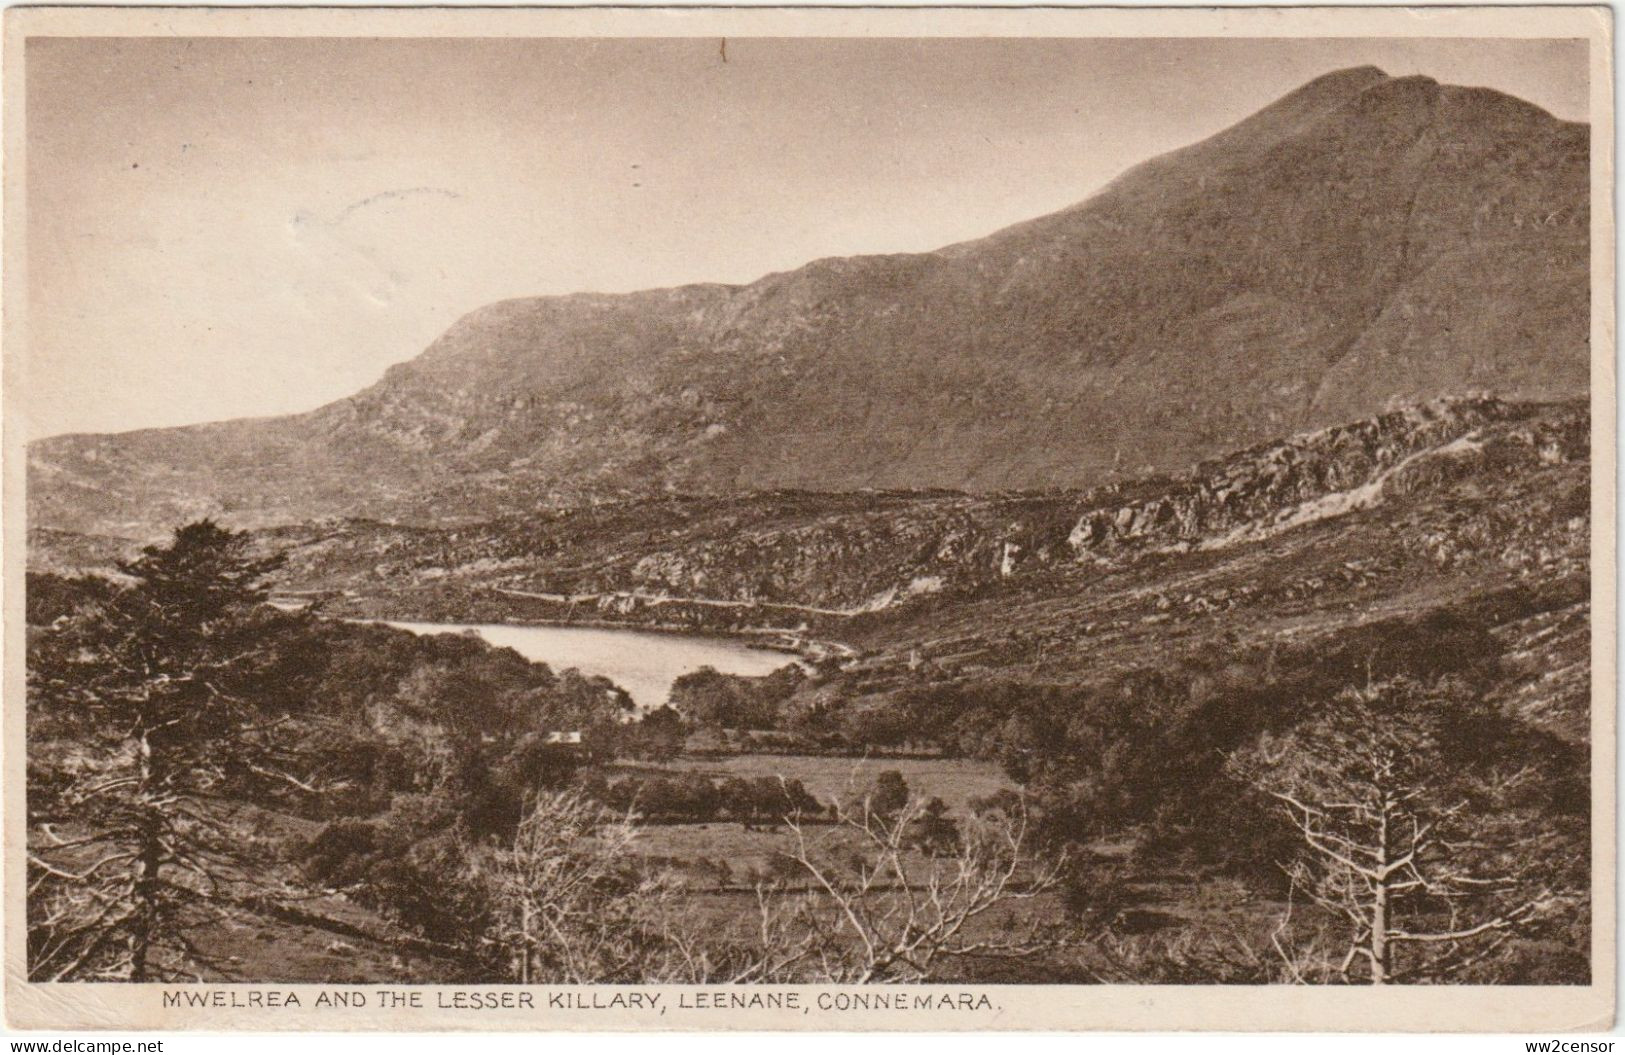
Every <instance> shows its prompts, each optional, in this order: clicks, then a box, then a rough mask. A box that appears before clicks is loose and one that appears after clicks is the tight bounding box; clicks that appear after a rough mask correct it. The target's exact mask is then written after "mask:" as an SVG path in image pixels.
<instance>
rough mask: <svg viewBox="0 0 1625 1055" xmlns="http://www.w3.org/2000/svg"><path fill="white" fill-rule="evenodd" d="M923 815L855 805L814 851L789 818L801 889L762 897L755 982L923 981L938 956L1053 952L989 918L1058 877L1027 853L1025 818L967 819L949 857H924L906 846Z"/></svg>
mask: <svg viewBox="0 0 1625 1055" xmlns="http://www.w3.org/2000/svg"><path fill="white" fill-rule="evenodd" d="M924 810H925V805H924V803H923V802H922V801H920V800H919V799H913V800H910V801H909V802H908V803H907V804H905V805H904V806H902V808H901V809H898V810H897V811H896V812H892V813H880V812H876V811H874V810H872V809H869V808H868V806H867V804H866V803H865V804H861V805H859V806H857V807H855V808H854V809H852V810H850V811H847V812H844V813H843V814H842V816H841V818H840V823H839V824H837V825H835V826H834V827H833V828H826V829H820V831H821V832H822V834H823V838H822V839H819V840H816V841H815V840H814V839H812V838H811V837H810V836H809V833H808V829H806V828H804V827H803V826H802V824H801V823H800V821H799V820H798V819H796V818H787V820H786V823H787V824H788V825H789V828H790V833H791V837H792V849H791V850H790V851H789V856H790V857H791V859H792V860H793V862H794V863H795V865H796V866H797V868H798V869H799V872H800V875H801V879H802V881H803V882H804V887H803V889H802V890H800V891H796V892H791V891H789V890H782V891H779V892H778V893H777V894H776V895H773V894H764V895H763V897H762V900H761V904H762V910H763V941H764V945H765V946H769V947H768V948H767V950H766V953H765V954H764V956H763V958H762V961H761V970H760V972H759V973H760V976H761V977H762V980H767V981H773V980H786V981H788V980H804V981H820V982H837V983H858V984H861V983H868V982H921V981H926V980H928V979H930V978H931V977H933V972H934V971H935V970H936V969H937V965H938V963H939V961H941V960H942V959H943V958H944V957H959V956H997V957H1010V956H1022V955H1030V954H1033V953H1035V952H1038V951H1040V950H1042V949H1044V948H1047V947H1049V946H1051V945H1052V944H1053V943H1052V942H1050V941H1047V940H1044V939H1041V938H1039V937H1038V934H1037V928H1036V925H1017V924H1016V923H1015V922H1014V921H1012V920H1009V919H1002V918H1000V919H995V917H997V916H998V912H997V910H1000V909H1008V908H1010V907H1012V906H1014V905H1016V904H1019V903H1021V902H1024V901H1030V900H1032V899H1033V898H1037V897H1039V896H1041V895H1043V894H1044V893H1046V892H1048V891H1050V890H1052V889H1054V888H1055V887H1056V885H1057V884H1058V882H1059V879H1060V874H1061V870H1062V866H1063V862H1062V861H1061V860H1059V859H1052V860H1044V859H1041V858H1040V857H1038V856H1037V855H1035V853H1034V846H1033V839H1032V834H1031V831H1030V828H1029V823H1028V817H1027V814H1026V811H1025V810H1021V809H1018V810H1016V811H1015V813H1014V815H1007V814H1004V813H1001V812H994V813H990V814H987V815H984V816H981V817H977V818H974V819H972V820H970V821H967V822H966V823H965V824H964V825H963V826H962V830H961V834H960V839H959V842H958V846H957V847H956V848H955V849H954V852H952V853H950V854H946V855H944V856H939V857H930V856H926V855H924V854H921V853H919V852H917V851H916V850H914V849H913V848H912V847H911V846H910V842H911V841H912V840H911V839H910V837H909V831H910V827H911V825H913V824H914V822H915V821H916V820H918V818H919V817H920V816H921V815H922V813H923V812H924ZM979 924H986V925H985V926H981V927H980V928H979V927H978V925H979ZM978 931H979V932H978Z"/></svg>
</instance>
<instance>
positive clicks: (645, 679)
mask: <svg viewBox="0 0 1625 1055" xmlns="http://www.w3.org/2000/svg"><path fill="white" fill-rule="evenodd" d="M388 625H389V626H395V627H400V628H401V629H402V630H410V631H412V632H413V633H415V634H460V633H462V632H464V631H466V630H472V631H474V632H475V633H477V634H479V635H480V636H481V637H483V638H484V639H485V640H487V641H489V642H490V643H491V644H493V645H497V646H499V647H502V648H511V649H513V650H514V651H515V652H517V653H519V654H520V655H521V656H524V657H525V658H526V659H530V660H536V661H538V662H541V663H546V664H547V665H548V666H550V667H552V668H553V669H554V670H566V669H568V668H570V667H574V668H576V669H577V670H579V671H581V672H582V673H583V674H602V675H603V676H604V677H606V678H608V679H609V680H611V681H613V682H614V683H615V684H617V685H619V686H620V687H621V688H623V689H625V690H626V691H627V692H628V693H629V694H631V696H632V700H633V702H635V703H636V704H637V705H638V706H639V707H640V708H651V707H659V706H660V705H661V704H663V703H665V702H666V697H667V695H668V694H669V693H670V692H671V685H672V682H674V681H676V680H677V679H678V678H679V677H681V676H682V675H684V674H687V673H689V672H690V671H695V670H699V669H700V668H701V667H711V668H713V669H715V670H718V671H721V672H722V673H724V674H744V675H750V676H760V675H763V674H771V673H772V672H773V671H775V670H778V669H779V668H780V667H783V666H786V665H788V664H791V663H794V662H796V657H795V656H792V655H790V654H789V653H785V652H774V651H771V650H769V649H761V648H751V647H750V646H749V645H747V644H745V643H743V642H741V641H735V640H732V639H730V638H725V637H709V636H705V635H701V634H656V633H650V632H649V631H646V630H606V629H603V628H601V627H586V626H508V625H505V624H502V623H389V624H388Z"/></svg>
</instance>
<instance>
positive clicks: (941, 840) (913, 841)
mask: <svg viewBox="0 0 1625 1055" xmlns="http://www.w3.org/2000/svg"><path fill="white" fill-rule="evenodd" d="M908 842H909V845H910V846H913V847H914V848H916V849H918V850H920V851H921V852H922V853H926V854H929V855H930V856H932V857H945V856H947V855H948V854H951V853H953V852H954V850H955V849H956V848H957V847H958V845H959V825H958V824H956V823H955V822H954V819H953V818H952V817H950V816H948V804H947V803H946V802H943V801H942V799H940V798H937V797H936V796H933V797H932V798H931V799H930V801H928V802H927V803H926V804H925V805H924V806H922V807H921V808H920V813H919V816H917V817H915V818H914V820H913V822H912V823H911V824H910V826H909V833H908Z"/></svg>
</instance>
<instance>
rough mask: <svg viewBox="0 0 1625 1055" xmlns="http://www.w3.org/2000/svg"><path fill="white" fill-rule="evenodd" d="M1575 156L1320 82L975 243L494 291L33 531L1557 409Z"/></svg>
mask: <svg viewBox="0 0 1625 1055" xmlns="http://www.w3.org/2000/svg"><path fill="white" fill-rule="evenodd" d="M1588 151H1589V130H1588V128H1587V126H1585V125H1579V124H1573V123H1568V122H1563V121H1559V120H1557V119H1555V118H1553V117H1552V116H1551V115H1549V114H1547V113H1545V112H1544V111H1542V110H1539V109H1538V108H1536V107H1533V106H1531V105H1529V104H1527V103H1524V102H1522V101H1520V100H1517V99H1513V98H1510V97H1508V96H1505V95H1501V94H1498V93H1496V92H1493V91H1488V90H1482V89H1474V88H1461V87H1452V86H1445V85H1440V84H1437V83H1435V82H1433V81H1431V80H1429V79H1427V78H1421V77H1406V78H1392V77H1388V76H1386V75H1385V74H1383V73H1382V72H1381V71H1379V70H1376V69H1372V68H1361V69H1354V70H1346V71H1342V72H1339V73H1334V74H1330V75H1327V76H1325V77H1322V78H1320V79H1318V80H1316V81H1313V82H1311V83H1310V84H1308V85H1306V86H1304V87H1303V88H1301V89H1299V90H1298V91H1296V92H1294V93H1292V94H1291V95H1289V96H1287V97H1285V98H1284V99H1281V100H1279V101H1278V102H1276V103H1274V104H1273V105H1271V106H1269V107H1266V108H1265V109H1264V110H1262V111H1260V112H1259V113H1257V114H1256V115H1254V116H1253V117H1251V118H1249V119H1247V120H1245V121H1243V122H1241V123H1240V124H1238V125H1236V126H1234V127H1233V128H1231V129H1229V130H1227V131H1224V132H1222V133H1220V134H1218V135H1216V136H1214V137H1212V138H1211V139H1208V140H1206V141H1204V142H1201V143H1198V144H1196V145H1194V146H1191V147H1189V148H1186V149H1184V150H1180V151H1176V152H1174V153H1172V154H1169V155H1166V156H1164V157H1161V158H1157V159H1155V160H1153V161H1150V162H1148V163H1146V164H1144V165H1141V166H1139V167H1138V168H1135V169H1132V170H1130V171H1129V172H1127V173H1125V174H1124V175H1123V176H1122V177H1120V178H1119V179H1118V180H1117V181H1115V182H1114V183H1113V184H1111V185H1110V186H1108V187H1107V188H1105V189H1104V190H1102V191H1101V192H1099V193H1098V194H1096V195H1094V196H1093V197H1091V198H1089V199H1088V200H1086V201H1084V202H1082V203H1080V204H1079V205H1077V206H1074V207H1072V208H1070V209H1067V210H1064V211H1062V212H1060V213H1056V214H1054V215H1051V216H1047V217H1044V218H1042V219H1038V220H1033V221H1030V222H1028V223H1025V224H1021V225H1018V226H1016V227H1013V228H1010V229H1007V230H1005V231H1001V232H999V233H997V234H995V235H992V236H991V237H989V238H986V239H982V240H980V241H976V242H971V243H966V244H962V245H957V246H951V247H948V248H945V249H942V250H939V251H937V252H932V253H921V254H914V255H904V256H886V257H860V258H852V259H831V260H822V261H817V262H815V263H812V264H809V265H807V266H806V267H804V268H801V269H799V270H797V271H793V272H789V273H785V274H777V275H770V276H767V277H766V278H763V279H761V280H760V281H758V282H755V283H752V284H750V285H747V286H739V287H734V286H720V285H712V286H691V287H684V288H681V289H672V290H658V291H651V292H645V293H637V294H630V295H621V296H599V295H577V296H568V297H544V298H535V299H529V300H517V301H508V302H503V303H499V304H495V305H491V306H489V307H486V308H482V309H480V310H478V311H475V312H473V313H472V314H470V315H468V316H467V317H465V318H464V319H462V320H461V321H459V322H458V323H457V324H456V325H454V326H453V327H452V328H451V329H450V330H449V331H448V332H447V333H446V334H445V335H444V336H442V337H441V338H440V339H439V340H437V341H436V342H435V343H434V344H433V345H432V346H431V347H430V348H429V349H428V350H426V351H425V352H424V353H423V354H422V355H420V356H418V357H417V358H416V359H414V360H412V361H411V362H409V363H405V364H403V365H401V366H398V367H395V368H393V369H391V370H390V371H389V372H388V373H387V374H386V376H385V377H384V378H383V379H382V380H381V381H380V382H379V383H378V384H376V385H374V386H373V387H371V388H369V389H367V390H366V391H364V392H361V393H359V394H358V395H356V396H354V397H351V398H349V399H346V400H341V401H339V402H337V403H334V404H331V405H329V406H326V407H323V408H321V409H319V410H316V411H313V412H311V413H308V414H303V415H296V416H292V417H286V418H277V419H268V420H257V421H237V422H226V423H221V424H214V425H204V426H195V427H190V428H184V429H165V430H155V431H147V432H140V433H131V434H122V435H116V436H64V437H56V438H53V439H50V440H45V441H41V442H38V443H35V444H33V445H32V446H31V448H30V465H29V510H30V518H31V523H32V524H33V525H34V526H37V527H54V528H63V529H71V530H76V531H81V532H103V533H108V534H113V535H127V536H132V537H133V536H143V535H148V534H151V533H153V532H155V531H161V530H162V529H163V528H164V527H166V526H168V525H171V524H173V523H176V522H178V521H181V520H183V519H186V518H189V517H194V516H197V515H202V514H211V515H215V516H218V517H220V518H222V519H223V520H225V521H226V522H228V523H231V524H236V525H256V526H259V525H268V524H277V523H293V522H298V521H303V520H308V519H311V518H315V517H323V516H335V515H342V516H362V517H368V518H373V519H379V520H387V521H395V522H400V523H412V524H419V525H442V526H444V525H448V524H453V523H464V524H472V523H478V522H484V521H489V520H492V519H496V518H501V517H505V516H516V515H517V516H526V517H531V516H538V515H539V514H537V510H539V509H548V508H562V507H565V506H571V505H581V504H590V503H596V502H602V501H604V500H606V499H628V498H636V497H649V496H651V495H660V494H666V493H672V492H681V493H691V494H725V493H738V492H743V491H752V490H784V489H813V490H853V489H859V488H882V489H886V488H900V487H907V488H922V487H945V488H954V489H960V490H967V491H972V492H987V491H990V490H994V489H1006V488H1053V487H1084V486H1094V485H1099V484H1102V483H1110V482H1113V481H1119V480H1126V479H1130V478H1134V477H1138V476H1141V475H1144V474H1145V473H1146V472H1148V471H1158V470H1163V471H1166V470H1171V469H1177V468H1179V467H1181V466H1185V465H1189V464H1191V463H1193V462H1195V461H1198V460H1200V459H1201V458H1204V457H1209V456H1212V455H1215V454H1218V453H1220V452H1223V451H1227V450H1234V449H1236V448H1238V447H1244V446H1246V445H1248V444H1253V443H1257V442H1261V441H1264V440H1267V439H1269V438H1271V437H1276V436H1282V435H1286V434H1289V433H1293V432H1296V431H1300V430H1305V429H1312V428H1316V427H1320V426H1325V425H1330V424H1333V423H1336V422H1340V421H1349V420H1353V419H1355V418H1359V417H1363V416H1366V415H1369V414H1373V413H1376V412H1379V411H1382V410H1383V409H1385V408H1386V407H1388V406H1390V405H1392V403H1393V401H1395V400H1399V401H1417V400H1425V399H1428V398H1432V397H1434V396H1438V395H1462V394H1466V393H1469V392H1475V391H1482V392H1486V393H1494V394H1497V395H1499V396H1502V397H1506V398H1517V399H1552V398H1561V397H1566V396H1573V395H1577V394H1581V393H1583V392H1584V391H1585V390H1586V386H1587V379H1588V364H1589V354H1588V349H1587V333H1588V318H1589V310H1588V279H1587V260H1588V244H1587V239H1588V233H1587V232H1588V223H1589V214H1588V203H1589V193H1588V183H1587V180H1588ZM673 501H674V502H675V500H673ZM760 501H762V502H763V503H766V504H767V505H768V506H771V505H772V504H773V503H774V502H778V501H792V499H788V498H783V499H781V498H773V497H764V498H762V499H761V500H760ZM910 501H913V499H910ZM942 501H943V502H945V503H947V506H946V507H945V508H951V507H953V505H954V503H956V502H960V503H963V502H965V501H967V500H965V499H957V498H956V499H946V498H945V499H943V500H942ZM677 504H680V503H677ZM593 515H599V514H593ZM602 515H605V516H611V517H613V516H614V515H616V514H615V513H614V512H613V511H612V512H609V513H605V514H602ZM967 515H968V514H967ZM541 520H542V521H543V522H546V521H547V517H546V516H545V515H544V516H541ZM1114 523H1115V522H1114ZM1074 526H1077V525H1072V526H1069V528H1068V530H1069V531H1070V530H1072V527H1074ZM1130 527H1132V525H1130ZM1087 530H1088V531H1090V532H1096V531H1105V534H1103V535H1101V536H1100V538H1101V539H1102V540H1103V541H1108V542H1109V541H1110V540H1111V539H1115V538H1117V537H1118V535H1116V534H1113V532H1114V531H1116V530H1117V529H1116V528H1115V527H1111V528H1108V527H1104V526H1099V525H1097V526H1096V527H1091V528H1088V529H1087ZM1090 538H1091V539H1092V538H1094V535H1090ZM888 544H895V545H904V546H906V545H908V544H909V543H908V541H907V540H896V541H895V542H894V543H888ZM1027 552H1029V553H1030V552H1031V550H1030V549H1029V550H1028V551H1027ZM967 559H969V558H967ZM975 559H976V560H982V561H984V562H985V560H986V559H987V555H978V556H977V557H976V558H975ZM996 559H998V560H1001V561H1002V560H1003V555H1002V553H1001V554H1000V555H998V556H997V558H996ZM651 574H653V573H651ZM805 574H809V575H815V574H816V572H814V571H808V572H806V573H805ZM656 577H658V576H656ZM893 585H896V584H894V583H893V584H887V585H886V586H885V587H884V588H890V587H891V586H893ZM871 586H876V587H879V586H880V584H879V583H864V584H862V585H861V587H859V588H858V592H859V593H861V592H863V591H867V590H869V588H870V587H871ZM762 588H763V589H770V588H774V587H773V586H772V584H766V585H764V586H763V587H762ZM835 593H837V594H840V596H839V597H838V598H837V600H838V601H839V602H840V603H842V604H852V603H859V602H861V601H862V600H863V598H862V597H860V596H857V595H855V594H845V593H841V592H840V591H835Z"/></svg>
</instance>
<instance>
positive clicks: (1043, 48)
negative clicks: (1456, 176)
mask: <svg viewBox="0 0 1625 1055" xmlns="http://www.w3.org/2000/svg"><path fill="white" fill-rule="evenodd" d="M719 43H720V42H719V41H717V40H715V39H705V40H602V39H599V40H590V41H588V40H557V39H554V40H528V41H527V40H362V39H328V40H321V39H258V40H255V39H241V40H232V39H218V38H216V39H205V38H197V39H181V40H173V39H122V40H121V39H66V38H64V39H38V38H36V39H33V40H30V41H29V44H28V51H27V59H26V62H27V73H28V80H27V118H26V119H27V131H28V171H27V180H28V186H27V199H28V237H27V246H28V268H29V311H28V320H29V321H28V326H29V338H30V339H29V347H28V349H27V385H28V393H29V395H28V400H27V413H28V416H29V419H30V420H29V421H28V423H27V426H26V427H27V432H28V434H29V435H30V436H32V437H39V436H45V435H51V434H54V433H59V432H67V431H97V432H101V431H117V430H123V429H130V428H137V427H147V426H153V425H175V424H183V423H188V422H195V421H205V420H216V419H221V418H230V417H241V416H248V415H263V414H277V413H285V412H289V411H298V410H307V409H310V408H312V407H315V406H318V405H320V404H322V403H325V402H328V401H330V400H332V399H336V398H339V397H342V396H345V395H349V394H350V393H353V392H355V391H357V390H358V389H361V388H363V387H365V386H366V385H368V384H371V383H372V382H374V381H376V380H377V379H378V377H379V375H380V374H382V372H383V370H384V368H385V367H387V366H389V365H390V364H392V363H396V362H400V361H403V360H406V359H409V358H411V357H413V356H415V355H416V354H417V353H418V352H420V351H421V350H422V349H423V348H424V346H425V345H427V344H428V343H429V342H430V341H431V340H433V339H434V337H435V336H436V335H438V334H439V333H440V332H441V331H443V330H444V329H445V328H446V327H447V326H449V325H450V324H451V323H452V322H453V321H454V320H455V319H456V318H457V317H458V316H460V315H462V314H463V313H465V312H467V311H470V310H472V309H474V308H477V307H479V306H480V305H482V304H486V303H489V302H490V301H493V300H498V299H501V298H504V297H514V296H526V295H534V294H545V293H566V292H574V291H580V290H595V291H605V292H614V291H623V290H633V289H642V288H648V287H654V286H669V285H675V284H679V283H685V282H697V281H723V282H749V281H752V280H754V279H756V278H759V277H761V276H762V275H763V274H766V273H768V272H772V271H780V270H785V269H789V268H794V267H798V266H800V265H801V264H803V263H806V262H807V261H809V260H813V259H816V258H818V257H823V256H832V255H851V254H857V253H876V252H902V251H920V250H929V249H934V248H937V247H939V246H942V245H945V244H948V243H952V242H955V241H961V240H964V239H967V238H976V237H980V236H982V235H985V234H988V233H990V232H992V231H994V230H996V229H997V228H999V227H1002V226H1005V225H1007V224H1010V223H1014V222H1016V221H1019V220H1024V219H1028V218H1031V217H1034V216H1038V215H1042V214H1044V213H1047V212H1052V211H1054V210H1056V209H1058V208H1061V207H1064V206H1066V205H1070V204H1072V203H1074V202H1076V201H1079V200H1081V199H1082V198H1084V197H1087V196H1088V195H1089V194H1090V193H1091V192H1093V191H1094V190H1096V189H1098V188H1099V187H1100V186H1101V185H1102V184H1103V183H1105V182H1107V181H1108V180H1110V179H1111V178H1112V177H1113V176H1115V175H1117V174H1118V173H1119V172H1121V171H1122V170H1123V169H1124V168H1127V167H1128V166H1130V165H1133V164H1135V163H1137V162H1139V161H1142V160H1144V159H1146V158H1148V157H1151V156H1154V155H1156V154H1160V153H1162V152H1164V151H1167V150H1170V149H1173V148H1175V147H1179V146H1183V145H1185V144H1187V143H1190V142H1193V141H1195V140H1197V139H1200V138H1202V137H1204V136H1207V135H1210V134H1212V133H1213V132H1216V131H1218V130H1220V129H1222V128H1224V127H1225V126H1227V125H1229V124H1232V123H1234V122H1235V121H1237V120H1240V119H1241V118H1243V117H1245V116H1247V115H1248V114H1250V113H1252V112H1253V111H1255V110H1257V109H1259V108H1260V107H1262V106H1264V105H1266V104H1268V103H1269V102H1271V101H1272V100H1274V99H1276V98H1277V97H1279V96H1281V95H1283V94H1285V93H1286V92H1288V91H1291V90H1292V89H1293V88H1295V87H1297V86H1298V85H1300V84H1302V83H1303V82H1305V81H1307V80H1309V79H1310V78H1312V77H1315V76H1318V75H1320V74H1322V73H1326V72H1329V71H1331V70H1334V69H1339V68H1343V67H1348V66H1355V65H1364V64H1368V63H1369V64H1374V65H1377V66H1380V67H1382V68H1383V69H1384V70H1386V71H1387V72H1388V73H1390V74H1394V75H1404V74H1410V73H1425V74H1427V75H1429V76H1432V77H1435V78H1437V79H1439V80H1441V81H1445V82H1448V83H1458V84H1473V85H1486V86H1489V87H1493V88H1498V89H1500V90H1502V91H1506V92H1509V93H1511V94H1514V95H1518V96H1521V97H1522V98H1525V99H1528V100H1530V101H1531V102H1534V103H1536V104H1538V105H1540V106H1543V107H1545V108H1546V109H1547V110H1550V111H1551V112H1553V113H1555V114H1557V115H1558V116H1560V117H1564V118H1569V119H1573V120H1585V119H1586V116H1587V115H1586V98H1587V85H1586V50H1585V49H1586V45H1585V43H1584V42H1583V41H1518V40H1505V39H1503V40H1493V41H1491V40H1442V39H1440V40H1426V39H1410V40H1200V39H1192V40H1121V39H1120V40H999V39H973V40H930V41H914V40H870V41H857V40H817V39H802V40H760V39H734V40H729V41H728V43H727V61H726V62H724V61H722V54H721V49H720V48H719Z"/></svg>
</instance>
